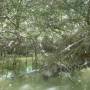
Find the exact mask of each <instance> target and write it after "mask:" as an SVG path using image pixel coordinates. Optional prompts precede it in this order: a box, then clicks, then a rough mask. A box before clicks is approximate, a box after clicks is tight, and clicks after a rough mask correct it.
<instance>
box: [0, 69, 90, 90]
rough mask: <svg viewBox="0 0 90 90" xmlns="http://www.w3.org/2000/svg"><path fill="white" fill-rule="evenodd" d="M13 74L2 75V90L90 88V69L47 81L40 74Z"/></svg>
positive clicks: (70, 89)
mask: <svg viewBox="0 0 90 90" xmlns="http://www.w3.org/2000/svg"><path fill="white" fill-rule="evenodd" d="M27 71H28V70H27ZM11 76H12V73H11V72H9V73H8V74H7V76H5V75H2V76H1V77H0V90H90V69H87V70H82V71H81V72H80V73H77V72H76V73H75V74H74V75H72V78H68V77H64V76H63V77H62V78H61V77H56V78H50V79H49V80H46V81H45V80H43V79H42V77H41V76H40V75H39V74H36V75H34V76H33V75H32V76H28V75H27V76H25V77H18V78H15V79H11Z"/></svg>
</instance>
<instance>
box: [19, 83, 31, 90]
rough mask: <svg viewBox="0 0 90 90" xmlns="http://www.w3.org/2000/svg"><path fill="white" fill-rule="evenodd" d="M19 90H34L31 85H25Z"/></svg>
mask: <svg viewBox="0 0 90 90" xmlns="http://www.w3.org/2000/svg"><path fill="white" fill-rule="evenodd" d="M19 90H32V87H31V86H30V85H29V84H25V85H23V86H21V87H20V89H19Z"/></svg>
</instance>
